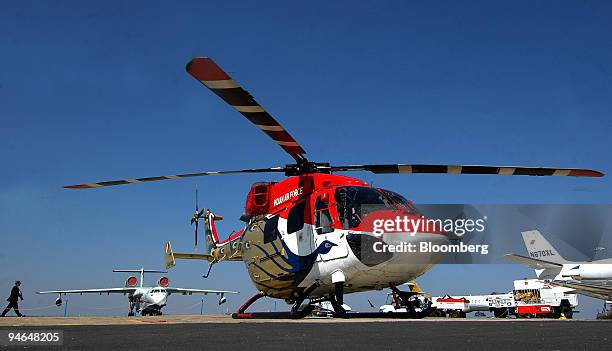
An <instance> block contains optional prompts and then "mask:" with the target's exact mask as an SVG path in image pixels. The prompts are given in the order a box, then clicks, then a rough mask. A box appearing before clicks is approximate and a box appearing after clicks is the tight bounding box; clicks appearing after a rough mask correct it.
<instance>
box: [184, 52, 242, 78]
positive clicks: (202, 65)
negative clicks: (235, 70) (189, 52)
mask: <svg viewBox="0 0 612 351" xmlns="http://www.w3.org/2000/svg"><path fill="white" fill-rule="evenodd" d="M187 72H189V74H191V75H192V76H193V77H194V78H195V79H197V80H205V81H209V80H228V79H232V78H230V76H228V75H227V73H225V72H224V71H223V70H222V69H221V67H219V66H218V65H217V64H216V63H215V61H213V60H212V59H211V58H209V57H196V58H194V59H193V60H191V61H190V62H189V63H188V64H187Z"/></svg>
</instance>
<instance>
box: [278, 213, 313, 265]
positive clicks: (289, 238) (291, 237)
mask: <svg viewBox="0 0 612 351" xmlns="http://www.w3.org/2000/svg"><path fill="white" fill-rule="evenodd" d="M305 210H306V201H302V202H300V203H298V204H296V205H294V206H293V207H292V208H291V209H290V210H289V215H288V216H287V234H286V235H284V236H283V239H284V240H285V243H286V244H287V246H288V247H289V249H290V250H291V251H292V252H293V253H295V254H296V255H300V256H306V255H309V254H310V253H312V252H313V251H314V247H313V241H312V231H311V230H310V227H311V226H310V225H304V212H305Z"/></svg>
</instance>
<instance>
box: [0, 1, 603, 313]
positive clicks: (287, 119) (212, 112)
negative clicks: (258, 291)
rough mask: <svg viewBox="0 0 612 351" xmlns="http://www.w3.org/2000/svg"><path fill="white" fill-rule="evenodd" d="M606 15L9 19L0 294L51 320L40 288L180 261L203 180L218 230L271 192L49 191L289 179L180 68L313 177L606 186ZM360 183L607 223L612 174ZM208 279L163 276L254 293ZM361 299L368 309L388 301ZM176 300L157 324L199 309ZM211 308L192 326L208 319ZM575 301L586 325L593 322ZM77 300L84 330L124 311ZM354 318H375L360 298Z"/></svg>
mask: <svg viewBox="0 0 612 351" xmlns="http://www.w3.org/2000/svg"><path fill="white" fill-rule="evenodd" d="M611 15H612V5H611V4H610V3H608V2H604V1H588V2H570V1H566V2H552V1H551V2H544V1H542V2H537V3H534V2H529V1H522V2H516V1H508V2H496V3H495V4H491V3H490V2H487V1H469V2H460V3H459V2H452V1H451V2H404V1H397V2H389V1H378V2H375V3H374V2H371V3H368V4H360V3H356V2H350V1H345V2H342V1H335V2H333V3H329V2H313V1H303V2H291V3H286V2H281V1H275V2H256V3H255V2H240V3H238V2H236V3H233V4H228V3H227V2H205V1H200V2H193V3H183V4H181V5H180V6H177V5H174V6H173V5H170V4H169V3H157V4H151V3H150V2H137V1H130V2H109V3H107V4H106V5H105V6H102V5H100V4H93V3H84V2H76V1H74V2H53V3H52V2H26V3H24V2H12V3H8V2H6V3H4V5H3V11H2V12H1V13H0V65H1V67H2V69H1V71H0V72H1V74H0V121H1V123H2V124H1V128H0V160H1V161H2V165H3V167H2V170H3V171H2V172H1V173H0V231H1V235H2V241H3V248H2V250H1V251H0V265H1V266H2V267H3V269H2V270H0V282H1V283H0V292H1V291H7V292H8V289H9V288H10V286H11V281H13V280H15V279H17V278H20V279H22V280H24V286H23V288H24V290H25V292H26V296H25V297H26V301H24V307H26V308H27V307H32V308H33V307H36V306H45V305H49V304H51V303H52V301H50V300H52V299H48V298H44V297H40V296H35V295H34V294H33V291H37V290H42V289H56V288H79V287H103V286H113V285H120V284H122V283H123V279H124V278H125V277H124V276H121V275H117V274H113V273H111V270H112V269H113V268H130V267H140V266H145V268H159V267H161V266H162V265H163V261H162V243H163V242H164V241H165V240H167V239H172V241H173V242H174V243H175V244H174V245H175V247H176V248H181V247H182V248H185V249H188V248H190V247H191V238H192V229H191V228H190V227H189V226H188V219H189V217H190V214H191V211H192V210H193V189H194V187H195V184H196V183H198V184H199V186H200V189H201V197H200V198H201V205H202V206H208V207H211V208H213V209H214V210H215V211H216V212H218V213H221V214H223V215H224V216H225V218H226V219H227V220H226V222H224V223H223V225H222V227H221V228H222V229H223V230H226V231H230V230H232V229H239V227H240V222H239V221H238V217H239V216H240V214H241V213H242V209H243V206H244V199H245V195H246V192H247V191H248V188H249V186H250V184H251V183H252V182H255V181H259V180H267V179H279V178H278V177H277V176H271V177H264V176H260V175H244V176H243V175H235V176H232V175H230V176H225V177H208V178H204V179H197V180H185V181H173V182H160V183H157V184H140V185H133V186H125V187H116V188H107V189H96V190H91V191H70V190H65V189H62V188H61V186H62V185H67V184H74V183H81V182H89V181H97V180H106V179H116V178H124V177H130V178H131V177H140V176H155V175H163V174H174V173H178V172H191V171H200V170H222V169H235V168H246V167H266V166H276V165H283V164H285V163H288V162H290V161H291V159H290V158H289V157H288V156H287V155H286V154H284V152H283V151H282V150H281V149H280V148H278V147H277V146H276V145H275V144H274V143H273V142H272V141H271V140H269V139H268V138H267V137H265V136H264V135H263V134H262V133H260V132H259V131H257V130H256V129H255V128H254V127H253V126H251V125H250V124H249V123H248V122H247V121H246V120H244V118H243V117H242V116H240V115H239V114H237V113H236V112H235V111H233V110H232V109H231V108H229V107H228V106H226V105H225V104H224V103H223V102H221V101H220V100H219V99H218V98H217V97H216V96H214V95H213V94H212V93H210V92H208V91H206V90H205V89H204V88H203V87H202V86H201V85H200V84H198V83H197V82H196V81H194V80H193V79H192V78H191V77H189V76H188V75H187V74H186V73H185V71H184V66H185V63H186V62H187V61H189V59H190V58H191V57H193V56H210V57H213V58H214V59H215V60H216V61H217V62H218V63H219V64H220V65H221V66H222V67H224V68H225V70H226V71H227V72H229V73H230V74H231V75H233V77H234V78H235V79H236V80H237V81H238V82H240V83H241V84H242V85H243V86H244V87H245V88H246V89H248V90H249V91H250V92H251V93H252V94H253V95H254V96H255V97H256V99H257V100H258V101H259V102H260V103H261V104H262V105H263V106H264V107H266V108H267V109H268V110H269V112H270V113H271V114H272V115H274V116H275V117H276V118H277V119H278V120H279V121H280V122H281V123H282V124H283V125H284V126H285V127H286V128H287V129H288V130H289V132H290V133H291V134H292V135H293V136H294V137H295V138H296V139H297V140H298V141H299V142H300V143H301V144H302V146H303V147H304V148H305V149H306V151H307V152H308V156H309V158H310V159H312V160H316V161H329V162H332V163H337V164H350V163H393V162H400V163H410V162H413V163H453V164H454V163H464V164H470V163H485V164H486V163H493V164H504V165H505V164H508V165H529V166H572V167H587V168H594V169H598V170H601V171H603V172H610V170H611V169H612V161H611V158H610V157H609V150H610V149H611V146H612V142H611V141H610V132H611V131H612V119H610V114H611V112H612V84H611V81H612V39H610V35H609V34H610V33H611V32H612V23H611V22H610V21H609V19H610V17H611ZM356 175H358V176H362V178H363V179H365V180H366V181H370V182H374V183H375V185H377V186H382V187H386V188H390V189H394V190H396V191H398V192H400V193H402V194H404V195H405V196H406V197H408V198H410V199H412V200H414V201H415V202H416V203H598V204H599V203H609V202H610V198H611V196H612V184H611V182H610V178H609V177H605V178H602V179H568V178H546V179H545V178H525V177H494V176H464V177H461V176H444V175H416V176H402V175H371V174H365V173H364V174H356ZM204 269H205V267H203V265H201V264H198V263H196V262H187V263H183V264H181V265H180V266H179V267H178V269H175V270H174V271H173V272H172V274H171V275H170V278H171V281H172V283H173V284H174V285H177V286H184V287H206V288H228V289H236V290H240V291H241V292H242V294H241V295H240V297H238V298H234V299H231V300H230V309H234V308H235V306H236V305H238V304H239V303H240V302H241V301H242V300H244V299H246V298H247V296H249V295H250V294H251V293H253V292H254V288H253V286H252V284H251V283H250V281H249V280H248V278H247V274H246V272H245V269H244V267H243V265H242V264H241V263H229V264H224V265H219V266H218V267H216V268H215V274H214V275H213V278H211V279H208V280H203V279H201V278H199V276H200V275H201V273H202V272H203V271H204ZM531 274H532V273H531V272H530V271H529V270H527V269H524V268H522V267H517V266H513V265H494V266H473V267H454V266H438V267H435V268H434V269H433V270H432V271H431V272H430V273H428V274H427V275H425V276H424V277H422V278H421V280H420V281H421V283H422V285H423V286H424V287H425V288H427V289H429V290H430V291H431V292H432V293H445V292H455V293H467V292H473V293H487V292H490V291H494V290H495V291H504V290H509V289H510V288H511V284H512V279H515V278H521V277H525V276H531ZM151 279H153V278H151ZM451 290H452V291H451ZM367 297H370V298H372V299H374V300H376V302H375V303H379V302H382V300H384V293H373V294H369V295H367ZM179 299H180V298H175V299H173V300H174V301H173V302H172V303H174V304H175V307H172V305H169V312H172V311H175V312H181V311H180V308H179V306H178V305H181V304H186V305H193V303H194V301H195V302H197V301H199V300H198V298H186V299H184V300H181V301H177V300H179ZM213 300H214V299H210V301H209V302H208V303H207V305H206V306H205V309H206V310H207V311H209V312H213V311H221V310H218V309H216V307H215V306H214V302H215V301H213ZM583 301H584V302H585V303H586V302H588V303H586V304H583V309H587V310H585V313H584V315H588V314H589V313H590V314H591V315H592V314H593V313H594V311H595V310H596V309H598V308H599V302H595V301H587V300H586V299H583ZM73 302H74V303H73V306H74V307H73V312H74V313H83V314H87V313H90V311H89V310H86V309H85V303H87V302H90V303H91V304H93V305H95V306H102V307H104V306H106V307H113V306H123V305H124V304H125V301H124V300H123V298H122V297H121V298H120V297H113V298H109V299H105V298H102V297H97V298H96V297H87V298H85V297H83V298H81V297H75V298H73ZM348 302H349V303H351V304H353V305H355V306H357V307H360V306H363V307H364V308H365V306H367V302H366V298H365V296H363V295H357V296H355V297H349V299H348ZM269 305H271V302H269V301H264V302H263V303H262V304H261V306H263V307H261V308H267V307H266V306H269ZM281 305H282V303H281ZM279 306H280V305H279ZM173 308H175V310H173ZM196 310H197V311H198V312H199V309H196ZM223 310H224V309H223ZM99 311H102V312H99ZM120 312H121V313H123V311H122V310H120ZM41 313H49V314H53V313H59V311H58V310H54V309H49V310H42V312H41ZM96 313H109V314H110V313H116V312H113V311H112V310H96Z"/></svg>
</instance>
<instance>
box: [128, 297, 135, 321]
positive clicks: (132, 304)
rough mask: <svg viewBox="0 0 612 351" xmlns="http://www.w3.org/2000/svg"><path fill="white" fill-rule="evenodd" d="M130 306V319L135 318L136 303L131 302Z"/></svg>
mask: <svg viewBox="0 0 612 351" xmlns="http://www.w3.org/2000/svg"><path fill="white" fill-rule="evenodd" d="M129 304H130V306H129V311H128V317H134V305H135V304H134V303H133V302H131V301H130V303H129Z"/></svg>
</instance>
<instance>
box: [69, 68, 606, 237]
mask: <svg viewBox="0 0 612 351" xmlns="http://www.w3.org/2000/svg"><path fill="white" fill-rule="evenodd" d="M186 70H187V72H188V73H189V74H190V75H191V76H192V77H194V78H195V79H196V80H198V81H199V82H200V83H202V84H203V85H204V86H206V87H207V88H208V89H210V90H211V91H212V92H213V93H214V94H215V95H217V96H219V97H220V98H221V99H222V100H223V101H224V102H225V103H227V104H228V105H230V106H231V107H232V108H234V109H235V110H236V111H238V112H240V114H242V115H243V116H244V117H245V118H246V119H248V120H249V121H250V122H251V123H253V124H255V126H257V128H259V129H260V130H261V131H262V132H263V133H265V134H266V135H268V136H269V137H270V138H272V140H274V142H276V143H277V144H278V145H279V146H280V147H281V148H282V149H283V150H285V152H287V153H288V154H289V155H290V156H291V157H292V158H293V159H294V160H295V162H296V163H295V164H289V165H285V166H284V167H270V168H254V169H242V170H230V171H216V172H199V173H187V174H176V175H166V176H158V177H147V178H134V179H123V180H111V181H103V182H97V183H85V184H77V185H68V186H65V188H71V189H88V188H98V187H104V186H112V185H122V184H132V183H143V182H152V181H160V180H169V179H179V178H189V177H201V176H209V175H218V174H237V173H285V175H287V176H296V175H302V174H310V173H333V172H346V171H368V172H372V173H377V174H388V173H402V174H410V173H430V174H431V173H446V174H498V175H527V176H570V177H602V176H603V175H604V174H603V173H601V172H599V171H594V170H590V169H579V168H550V167H514V166H495V165H439V164H401V163H397V164H364V165H348V166H331V165H330V164H329V163H317V162H311V161H308V160H307V159H306V157H305V156H304V155H305V154H306V151H304V149H303V148H302V147H301V146H300V144H299V143H298V142H297V141H296V140H295V139H294V138H293V137H292V136H291V135H290V134H289V132H287V131H286V130H285V128H284V127H283V126H282V125H280V123H278V122H277V121H276V120H275V119H274V118H273V117H272V116H271V115H270V114H269V113H268V112H267V111H266V110H264V108H263V107H261V105H259V103H257V101H255V99H254V98H253V96H251V94H249V92H248V91H246V90H244V89H243V88H242V87H241V86H240V85H239V84H238V83H236V82H235V81H234V80H233V79H232V78H231V77H230V76H229V75H228V74H227V73H226V72H225V71H223V69H221V67H219V66H218V65H217V64H216V63H215V62H214V61H213V60H212V59H211V58H208V57H196V58H194V59H192V60H191V61H190V62H189V63H188V64H187V67H186ZM196 208H197V206H196ZM196 230H197V222H196ZM196 240H197V239H196Z"/></svg>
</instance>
